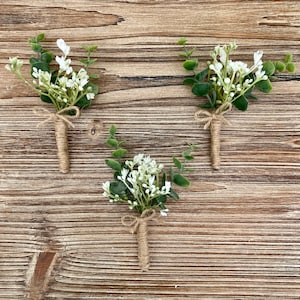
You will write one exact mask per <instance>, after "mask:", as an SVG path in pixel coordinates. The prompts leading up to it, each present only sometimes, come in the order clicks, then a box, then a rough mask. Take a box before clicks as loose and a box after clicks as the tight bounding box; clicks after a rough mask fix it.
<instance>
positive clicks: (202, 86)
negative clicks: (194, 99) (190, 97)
mask: <svg viewBox="0 0 300 300" xmlns="http://www.w3.org/2000/svg"><path fill="white" fill-rule="evenodd" d="M210 87H211V85H210V83H208V82H198V83H195V84H194V85H193V87H192V93H193V94H194V95H196V96H205V95H207V94H208V93H209V91H210Z"/></svg>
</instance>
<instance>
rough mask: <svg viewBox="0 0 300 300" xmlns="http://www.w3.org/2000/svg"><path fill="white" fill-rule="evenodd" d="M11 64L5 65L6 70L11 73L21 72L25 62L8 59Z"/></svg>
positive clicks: (16, 58)
mask: <svg viewBox="0 0 300 300" xmlns="http://www.w3.org/2000/svg"><path fill="white" fill-rule="evenodd" d="M8 61H9V64H7V65H5V69H6V70H8V71H11V72H20V70H21V68H22V66H23V61H22V60H20V59H18V57H10V58H9V59H8Z"/></svg>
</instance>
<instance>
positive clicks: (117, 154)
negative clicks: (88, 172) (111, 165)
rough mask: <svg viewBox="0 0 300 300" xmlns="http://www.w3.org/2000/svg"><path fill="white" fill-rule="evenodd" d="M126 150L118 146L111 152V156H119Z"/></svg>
mask: <svg viewBox="0 0 300 300" xmlns="http://www.w3.org/2000/svg"><path fill="white" fill-rule="evenodd" d="M127 153H128V151H127V150H126V149H124V148H118V149H116V150H114V151H113V152H112V156H113V157H115V158H121V157H123V156H124V155H126V154H127Z"/></svg>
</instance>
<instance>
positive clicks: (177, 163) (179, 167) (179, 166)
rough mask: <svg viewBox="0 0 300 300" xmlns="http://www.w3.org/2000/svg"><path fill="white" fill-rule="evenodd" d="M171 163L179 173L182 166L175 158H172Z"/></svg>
mask: <svg viewBox="0 0 300 300" xmlns="http://www.w3.org/2000/svg"><path fill="white" fill-rule="evenodd" d="M173 163H174V165H175V166H176V167H177V169H178V170H179V171H181V170H182V164H181V162H180V160H179V159H177V158H176V157H173Z"/></svg>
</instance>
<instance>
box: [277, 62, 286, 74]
mask: <svg viewBox="0 0 300 300" xmlns="http://www.w3.org/2000/svg"><path fill="white" fill-rule="evenodd" d="M275 68H276V70H277V71H278V72H284V71H285V64H284V63H283V62H282V61H276V62H275Z"/></svg>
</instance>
